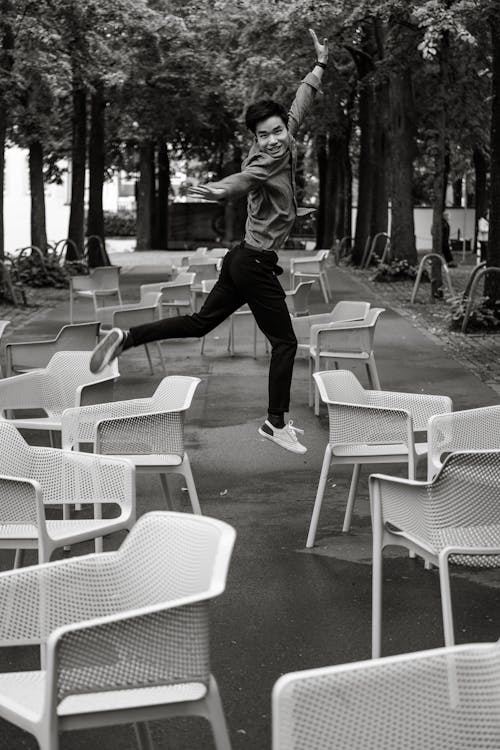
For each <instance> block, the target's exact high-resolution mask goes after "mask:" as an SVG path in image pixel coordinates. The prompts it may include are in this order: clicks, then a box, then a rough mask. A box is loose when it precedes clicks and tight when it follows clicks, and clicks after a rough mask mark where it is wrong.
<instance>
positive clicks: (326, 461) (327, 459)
mask: <svg viewBox="0 0 500 750" xmlns="http://www.w3.org/2000/svg"><path fill="white" fill-rule="evenodd" d="M331 460H332V450H331V448H330V445H327V446H326V448H325V455H324V457H323V465H322V467H321V474H320V476H319V483H318V489H317V491H316V499H315V500H314V507H313V512H312V516H311V522H310V524H309V533H308V535H307V541H306V547H314V540H315V539H316V529H317V528H318V521H319V514H320V512H321V504H322V503H323V495H324V494H325V487H326V480H327V479H328V472H329V470H330V463H331Z"/></svg>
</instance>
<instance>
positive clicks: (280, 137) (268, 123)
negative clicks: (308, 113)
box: [255, 115, 288, 156]
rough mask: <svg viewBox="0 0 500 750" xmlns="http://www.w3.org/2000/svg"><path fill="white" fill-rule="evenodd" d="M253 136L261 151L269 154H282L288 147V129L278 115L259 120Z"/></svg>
mask: <svg viewBox="0 0 500 750" xmlns="http://www.w3.org/2000/svg"><path fill="white" fill-rule="evenodd" d="M255 137H256V138H257V143H258V145H259V148H260V149H261V151H265V153H266V154H270V155H271V156H283V154H284V153H285V151H286V150H287V148H288V130H287V128H286V125H285V123H284V122H283V120H282V119H281V117H279V116H278V115H273V116H272V117H268V118H267V119H266V120H261V121H260V122H259V123H258V124H257V127H256V128H255Z"/></svg>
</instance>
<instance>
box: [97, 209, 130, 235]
mask: <svg viewBox="0 0 500 750" xmlns="http://www.w3.org/2000/svg"><path fill="white" fill-rule="evenodd" d="M135 222H136V214H135V211H125V210H123V211H105V212H104V234H105V236H106V237H134V236H135V232H136V229H135Z"/></svg>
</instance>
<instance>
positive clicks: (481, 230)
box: [477, 213, 490, 262]
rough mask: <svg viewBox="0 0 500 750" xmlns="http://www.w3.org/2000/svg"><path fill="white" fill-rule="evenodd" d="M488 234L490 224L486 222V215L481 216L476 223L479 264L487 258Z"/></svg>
mask: <svg viewBox="0 0 500 750" xmlns="http://www.w3.org/2000/svg"><path fill="white" fill-rule="evenodd" d="M489 233H490V222H489V221H488V213H486V215H485V216H481V217H480V218H479V221H478V222H477V241H478V242H479V254H480V259H481V262H482V261H484V260H486V258H487V257H488V236H489Z"/></svg>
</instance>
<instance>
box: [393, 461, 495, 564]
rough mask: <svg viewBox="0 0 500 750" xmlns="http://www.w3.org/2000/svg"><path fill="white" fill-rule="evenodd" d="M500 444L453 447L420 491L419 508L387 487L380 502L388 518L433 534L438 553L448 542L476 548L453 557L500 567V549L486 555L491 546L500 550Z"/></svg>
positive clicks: (427, 535) (417, 531)
mask: <svg viewBox="0 0 500 750" xmlns="http://www.w3.org/2000/svg"><path fill="white" fill-rule="evenodd" d="M499 486H500V450H489V451H488V450H485V451H479V450H478V451H460V452H459V451H457V452H455V453H450V454H449V455H448V456H447V457H446V459H445V461H444V463H443V465H442V467H441V469H440V471H439V473H438V474H437V475H436V476H435V477H434V479H433V480H432V481H431V482H429V483H428V484H427V485H425V493H420V494H419V504H418V508H415V510H413V509H412V507H411V503H408V502H402V496H401V489H400V490H399V492H397V491H396V492H386V491H385V489H384V492H383V493H382V495H381V508H382V516H383V522H384V523H390V524H391V525H393V526H400V527H401V528H404V529H405V532H407V533H409V534H412V533H414V534H415V535H416V536H417V537H420V538H422V537H424V538H427V539H428V540H429V544H430V545H431V546H432V548H433V550H435V551H436V552H437V553H439V552H440V551H441V550H442V549H444V548H445V547H450V546H451V547H455V548H469V549H470V548H471V545H472V546H473V547H475V548H477V550H478V551H477V553H476V554H473V555H471V557H467V554H466V553H465V552H464V553H460V554H455V555H453V554H452V555H451V561H452V562H465V563H466V564H467V565H468V566H471V567H491V568H498V566H499V564H500V555H497V554H493V555H491V554H490V555H486V554H485V555H481V554H480V553H479V551H480V550H481V549H482V548H484V547H489V548H490V549H491V551H492V552H495V550H498V547H499V544H498V538H499V534H500V503H499V502H498V487H499Z"/></svg>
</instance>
